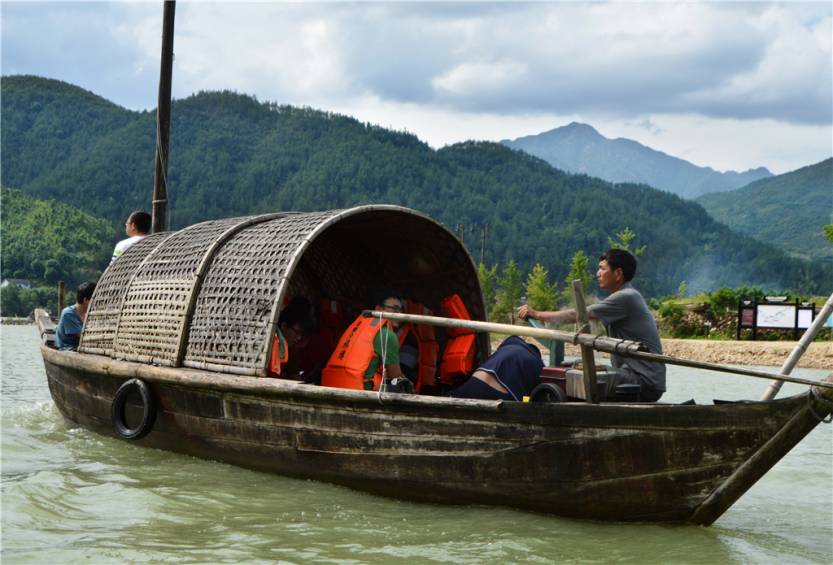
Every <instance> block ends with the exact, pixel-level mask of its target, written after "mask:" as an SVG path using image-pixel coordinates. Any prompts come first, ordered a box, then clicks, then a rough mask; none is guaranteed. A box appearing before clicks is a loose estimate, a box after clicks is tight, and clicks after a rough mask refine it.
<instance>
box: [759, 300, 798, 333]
mask: <svg viewBox="0 0 833 565" xmlns="http://www.w3.org/2000/svg"><path fill="white" fill-rule="evenodd" d="M758 327H759V328H784V329H788V330H791V329H793V328H794V327H795V305H793V304H758Z"/></svg>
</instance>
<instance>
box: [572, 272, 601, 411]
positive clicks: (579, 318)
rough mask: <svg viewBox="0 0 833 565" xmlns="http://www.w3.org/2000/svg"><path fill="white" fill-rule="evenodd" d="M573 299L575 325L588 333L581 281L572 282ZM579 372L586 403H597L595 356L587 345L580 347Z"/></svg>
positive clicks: (587, 320)
mask: <svg viewBox="0 0 833 565" xmlns="http://www.w3.org/2000/svg"><path fill="white" fill-rule="evenodd" d="M573 298H574V299H575V301H576V325H577V326H578V327H579V328H581V331H582V332H588V331H589V328H590V326H589V325H588V324H589V319H588V317H587V306H586V305H585V303H584V292H583V291H582V289H581V281H580V280H575V281H573ZM581 371H582V373H583V376H584V379H583V380H584V395H585V399H586V400H587V402H590V403H592V404H598V403H599V391H598V388H597V387H596V381H597V378H596V355H595V353H594V351H593V348H592V347H590V346H589V345H582V346H581Z"/></svg>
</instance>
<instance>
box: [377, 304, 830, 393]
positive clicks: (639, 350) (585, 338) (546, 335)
mask: <svg viewBox="0 0 833 565" xmlns="http://www.w3.org/2000/svg"><path fill="white" fill-rule="evenodd" d="M363 314H364V315H365V316H373V317H374V318H384V319H388V320H397V321H400V322H410V323H413V324H426V325H429V326H439V327H444V328H463V329H468V330H474V331H476V332H495V333H502V334H509V335H517V336H524V337H534V338H538V339H554V340H556V341H563V342H565V343H572V344H573V345H579V346H585V347H592V348H593V349H595V350H597V351H602V352H605V353H616V354H617V355H622V356H623V357H634V358H636V359H644V360H645V361H652V362H654V363H665V364H668V365H680V366H682V367H692V368H695V369H707V370H710V371H720V372H723V373H732V374H735V375H743V376H746V377H756V378H759V379H770V380H778V381H785V382H788V383H796V384H802V385H807V386H818V387H821V388H829V389H833V384H831V383H825V382H820V381H813V380H810V379H802V378H799V377H791V376H789V375H782V374H773V373H765V372H763V371H754V370H752V369H741V368H735V367H726V366H725V365H718V364H716V363H706V362H703V361H691V360H689V359H680V358H678V357H671V356H670V355H660V354H658V353H649V352H647V351H645V347H644V346H643V345H642V344H641V343H639V342H636V341H628V340H624V339H615V338H612V337H605V336H596V335H593V334H587V333H580V332H576V333H573V332H565V331H561V330H550V329H543V328H529V327H524V326H513V325H510V324H496V323H494V322H478V321H475V320H459V319H457V318H442V317H440V316H420V315H417V314H395V313H393V312H381V311H376V310H365V311H364V312H363Z"/></svg>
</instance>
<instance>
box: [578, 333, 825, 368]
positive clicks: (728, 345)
mask: <svg viewBox="0 0 833 565" xmlns="http://www.w3.org/2000/svg"><path fill="white" fill-rule="evenodd" d="M797 343H798V342H796V341H709V340H703V339H663V340H662V349H663V352H664V353H665V354H666V355H671V356H674V357H681V358H683V359H692V360H694V361H705V362H708V363H721V364H725V365H763V366H771V367H780V366H781V365H782V364H783V363H784V361H785V360H786V359H787V357H788V356H789V354H790V353H791V352H792V350H793V348H794V347H795V346H796V345H797ZM565 355H566V356H567V357H579V356H580V355H581V353H580V352H579V350H578V348H577V347H575V346H573V345H567V346H566V349H565ZM798 367H806V368H808V369H830V370H831V371H833V342H830V341H824V342H813V343H811V344H810V347H809V348H808V349H807V351H805V352H804V354H803V355H802V356H801V359H800V360H799V361H798Z"/></svg>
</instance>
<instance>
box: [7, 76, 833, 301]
mask: <svg viewBox="0 0 833 565" xmlns="http://www.w3.org/2000/svg"><path fill="white" fill-rule="evenodd" d="M2 80H3V83H2V104H3V107H2V110H3V115H4V118H5V116H6V115H7V114H9V113H12V114H14V113H18V112H23V113H25V114H26V116H23V117H18V116H15V117H13V119H12V120H10V121H9V122H7V121H6V120H5V119H4V124H3V147H2V150H3V171H2V174H3V182H4V183H5V182H6V178H9V179H12V178H14V179H17V181H18V186H19V187H20V188H21V189H22V190H24V191H26V192H27V193H29V194H32V195H36V196H38V197H41V198H54V199H60V200H62V201H65V202H69V203H72V204H73V205H75V206H78V207H81V208H82V209H84V210H87V211H89V212H90V213H92V214H94V215H97V216H101V217H105V218H107V219H109V220H110V221H111V222H113V224H114V225H118V226H121V225H122V223H123V222H124V218H125V217H126V216H127V214H128V213H129V212H130V211H131V210H132V209H134V208H136V207H144V208H146V209H149V208H150V188H151V183H152V171H153V148H154V132H155V126H154V115H153V114H152V113H148V112H130V111H127V110H123V109H119V108H116V107H111V106H107V103H106V102H104V101H102V100H100V99H97V98H96V97H94V96H91V95H90V94H89V93H87V92H85V91H82V90H81V89H76V88H74V87H70V86H68V85H65V84H63V83H58V82H56V81H50V80H45V79H38V78H34V77H4V78H3V79H2ZM33 93H36V94H37V98H38V100H39V104H35V103H33V97H34V96H35V95H34V94H33ZM62 104H63V105H70V106H74V107H75V108H74V110H73V112H71V113H69V114H68V116H67V118H66V119H67V120H68V121H69V122H72V123H68V124H61V123H60V121H61V120H60V117H61V116H60V114H56V115H55V117H54V119H55V120H56V123H55V124H54V125H53V128H52V129H44V128H37V129H36V128H34V127H30V126H27V124H38V123H40V122H41V119H40V117H39V116H40V114H41V113H42V112H43V110H42V109H43V108H44V107H46V108H57V107H60V106H61V105H62ZM86 106H90V107H92V108H104V107H107V108H111V109H113V111H114V112H117V113H118V117H117V118H116V117H108V118H107V120H104V119H99V120H98V121H88V120H83V121H82V123H78V118H77V116H78V115H79V114H81V113H83V112H89V111H91V110H85V109H84V108H85V107H86ZM93 115H97V114H93ZM107 115H108V116H109V114H107ZM114 115H115V114H114ZM50 119H53V118H51V117H50ZM9 123H11V124H20V126H18V127H19V128H20V129H15V128H11V127H9V126H8V124H9ZM51 131H73V132H75V133H74V134H73V135H72V136H69V137H67V136H55V135H50V132H51ZM78 139H83V142H80V141H78ZM7 146H8V147H9V148H14V149H7ZM42 157H43V158H42ZM42 162H43V163H49V165H48V166H40V165H39V163H42ZM168 179H169V196H170V199H171V211H170V218H171V222H172V227H174V228H177V227H182V226H184V225H188V224H190V223H193V222H197V221H202V220H206V219H211V218H216V217H222V216H233V215H241V214H247V213H252V212H267V211H275V210H316V209H331V208H341V207H345V206H352V205H357V204H364V203H394V204H403V205H406V206H410V207H413V208H416V209H419V210H422V211H424V212H427V213H428V214H430V215H432V216H434V217H435V218H437V219H439V220H440V221H442V222H444V223H445V224H446V225H448V226H449V227H451V228H454V226H456V225H457V224H461V223H462V224H468V225H473V224H476V225H482V224H484V223H488V225H489V237H488V242H487V248H486V262H487V263H488V264H490V265H491V264H494V263H500V264H505V263H506V262H508V260H509V259H515V260H516V261H517V262H518V266H519V268H521V270H522V271H524V272H526V271H528V270H529V269H530V268H531V266H532V265H533V263H534V262H536V261H539V262H541V263H542V264H544V265H545V266H546V267H547V268H548V269H549V270H550V272H551V274H552V276H553V277H554V278H555V279H557V280H561V279H563V277H564V276H565V275H566V273H567V272H568V271H569V267H570V259H571V257H572V256H573V254H574V253H575V252H576V251H578V250H583V251H585V252H586V253H587V254H588V255H589V256H591V257H595V256H597V255H598V253H599V252H600V251H602V250H604V249H605V248H606V247H607V246H608V238H609V237H612V236H614V234H616V233H617V232H620V231H622V230H623V229H624V228H626V227H629V228H631V229H632V230H634V231H635V232H636V234H637V238H636V240H635V241H634V244H635V245H637V246H641V245H646V246H647V251H646V252H645V255H644V256H643V258H642V264H641V265H642V266H641V267H640V273H639V275H638V286H639V287H640V288H641V289H643V290H644V291H646V292H647V293H648V294H654V295H656V294H667V293H672V292H675V291H676V290H677V288H678V285H679V284H680V282H681V281H683V280H685V281H687V282H688V287H689V289H691V290H692V291H694V290H699V289H704V288H705V289H708V288H715V287H717V286H721V285H759V286H765V287H768V288H778V289H790V288H795V289H800V290H803V291H805V292H812V291H814V290H815V289H816V288H817V287H819V286H821V285H822V284H821V281H823V280H829V279H830V276H831V273H830V272H829V271H824V270H822V269H821V268H820V267H819V266H817V265H813V264H809V263H804V262H801V261H798V260H795V259H791V258H788V257H787V256H785V255H784V254H783V253H781V252H779V251H777V250H776V249H775V248H773V247H770V246H767V245H761V244H759V243H757V242H755V241H754V240H752V239H750V238H746V237H741V236H738V235H736V234H735V233H733V232H732V231H730V230H729V229H728V228H726V227H725V226H723V225H722V224H719V223H717V222H715V221H714V220H713V219H712V218H711V217H710V216H708V215H707V214H706V212H705V211H704V210H703V208H702V207H701V206H699V205H697V204H694V203H690V202H686V201H684V200H682V199H681V198H679V197H677V196H674V195H671V194H668V193H664V192H660V191H657V190H654V189H652V188H649V187H647V186H639V185H617V186H616V187H615V189H614V188H613V187H612V185H610V184H609V183H607V182H605V181H602V180H600V179H597V178H591V177H587V176H580V175H568V174H565V173H563V172H561V171H559V170H557V169H554V168H553V167H551V166H550V165H548V164H547V163H545V162H544V161H542V160H539V159H537V158H535V157H531V156H529V155H526V154H524V153H521V152H518V151H514V150H511V149H509V148H507V147H504V146H502V145H500V144H495V143H481V142H467V143H461V144H457V145H453V146H450V147H446V148H443V149H441V150H439V151H435V150H433V149H431V148H430V147H429V146H427V145H426V144H425V143H422V142H421V141H420V140H419V139H417V138H416V137H414V136H413V135H409V134H406V133H401V132H394V131H389V130H385V129H383V128H379V127H376V126H370V125H367V124H363V123H360V122H358V121H357V120H355V119H352V118H349V117H344V116H339V115H334V114H329V113H325V112H320V111H316V110H311V109H304V108H293V107H288V106H278V105H275V104H269V103H261V102H258V101H257V100H255V99H253V98H251V97H248V96H244V95H239V94H235V93H231V92H222V93H217V92H213V93H200V94H197V95H195V96H192V97H189V98H187V99H184V100H178V101H175V102H174V104H173V108H172V124H171V152H170V169H169V174H168ZM4 224H5V220H4ZM380 235H381V234H380ZM468 237H470V240H467V243H469V244H471V245H472V248H473V251H475V253H474V254H475V256H477V255H479V249H478V246H479V238H478V237H477V235H476V234H474V235H469V236H468Z"/></svg>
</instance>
